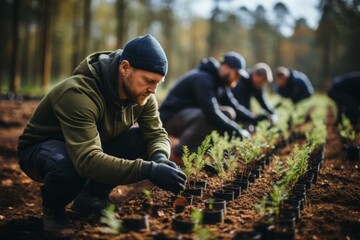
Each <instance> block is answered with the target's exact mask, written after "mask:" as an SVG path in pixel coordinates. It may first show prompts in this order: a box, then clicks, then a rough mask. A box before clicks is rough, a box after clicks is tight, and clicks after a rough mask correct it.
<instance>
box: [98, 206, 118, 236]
mask: <svg viewBox="0 0 360 240" xmlns="http://www.w3.org/2000/svg"><path fill="white" fill-rule="evenodd" d="M115 209H116V206H115V205H114V204H110V205H109V207H107V208H106V209H104V210H103V211H102V217H101V218H100V222H101V223H103V224H105V225H106V227H103V228H101V231H102V232H103V233H111V234H119V233H120V231H121V221H120V220H119V219H117V218H116V216H115Z"/></svg>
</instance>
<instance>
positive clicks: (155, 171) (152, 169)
mask: <svg viewBox="0 0 360 240" xmlns="http://www.w3.org/2000/svg"><path fill="white" fill-rule="evenodd" d="M141 177H142V178H143V179H149V180H150V181H151V182H152V183H153V184H155V185H156V186H157V187H159V188H161V189H163V190H166V191H171V192H172V193H174V194H178V193H179V192H180V191H182V190H184V189H185V182H186V176H185V174H184V173H183V172H182V171H181V170H180V169H178V168H173V167H170V166H168V165H166V164H164V163H156V162H153V161H150V162H147V161H143V163H142V165H141Z"/></svg>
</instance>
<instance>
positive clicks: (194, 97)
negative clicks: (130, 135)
mask: <svg viewBox="0 0 360 240" xmlns="http://www.w3.org/2000/svg"><path fill="white" fill-rule="evenodd" d="M218 69H219V62H218V61H216V60H215V59H214V58H208V59H203V60H202V61H201V62H200V64H199V65H198V67H197V68H196V69H193V70H191V71H189V72H188V73H186V74H185V75H183V76H182V77H181V78H180V79H179V80H178V81H177V82H176V83H175V85H174V87H173V88H172V89H171V90H170V92H169V94H168V96H167V97H166V99H165V100H164V102H163V103H162V105H161V107H160V109H159V111H160V117H161V120H162V121H163V122H167V121H169V120H170V119H171V118H172V117H174V116H175V114H176V113H178V112H180V111H181V110H183V109H186V108H201V109H202V110H203V113H204V115H205V117H206V118H207V119H208V120H209V121H210V122H212V123H213V124H214V125H215V126H216V127H218V128H220V129H222V130H224V131H228V132H230V133H232V132H233V131H235V132H236V133H238V132H239V128H238V124H237V123H236V122H234V121H233V120H231V119H229V118H228V117H227V116H226V115H225V114H224V113H222V112H221V111H220V109H219V105H220V104H224V103H225V102H226V103H228V104H227V105H229V106H231V107H233V108H234V110H235V111H236V114H237V115H238V116H241V117H242V118H243V119H245V120H246V121H249V122H254V121H255V117H254V116H253V115H252V113H251V112H250V111H248V110H247V109H245V108H244V107H242V106H241V105H240V104H239V103H238V102H237V101H236V99H235V98H234V96H233V94H232V92H231V89H230V88H229V87H227V86H225V85H224V83H223V81H221V79H220V77H219V75H218ZM224 92H225V95H226V100H225V101H224V100H223V97H222V96H223V95H224ZM219 99H221V101H219Z"/></svg>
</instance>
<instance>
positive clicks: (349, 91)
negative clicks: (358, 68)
mask: <svg viewBox="0 0 360 240" xmlns="http://www.w3.org/2000/svg"><path fill="white" fill-rule="evenodd" d="M359 90H360V72H352V73H348V74H345V75H341V76H338V77H336V78H335V79H334V82H333V84H332V85H331V87H330V89H329V91H328V94H329V95H330V96H331V95H332V94H334V93H343V94H346V95H348V96H350V97H351V98H352V99H354V100H355V101H356V102H357V103H358V104H360V94H359Z"/></svg>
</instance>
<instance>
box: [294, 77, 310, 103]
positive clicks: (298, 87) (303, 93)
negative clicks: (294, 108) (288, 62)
mask: <svg viewBox="0 0 360 240" xmlns="http://www.w3.org/2000/svg"><path fill="white" fill-rule="evenodd" d="M292 94H293V95H292V97H291V98H292V100H293V102H294V103H298V102H300V101H301V100H303V99H305V98H308V97H310V96H311V94H312V92H311V91H310V89H309V88H308V86H307V85H306V83H305V82H304V81H302V80H301V79H296V83H295V84H294V86H293V92H292Z"/></svg>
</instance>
